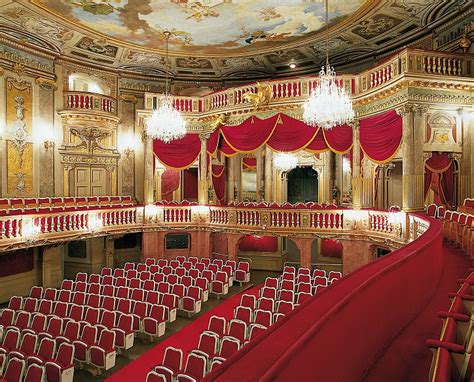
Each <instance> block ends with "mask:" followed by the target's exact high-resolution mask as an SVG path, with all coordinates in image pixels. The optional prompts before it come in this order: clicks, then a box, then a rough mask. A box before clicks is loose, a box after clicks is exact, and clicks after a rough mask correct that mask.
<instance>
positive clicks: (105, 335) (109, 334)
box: [99, 330, 115, 350]
mask: <svg viewBox="0 0 474 382" xmlns="http://www.w3.org/2000/svg"><path fill="white" fill-rule="evenodd" d="M99 347H101V348H102V349H105V350H112V349H113V348H114V347H115V333H114V332H113V331H111V330H102V333H100V339H99Z"/></svg>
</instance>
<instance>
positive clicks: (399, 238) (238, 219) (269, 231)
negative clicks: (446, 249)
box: [0, 205, 429, 250]
mask: <svg viewBox="0 0 474 382" xmlns="http://www.w3.org/2000/svg"><path fill="white" fill-rule="evenodd" d="M428 228H429V222H428V220H425V219H423V218H420V217H417V216H415V215H410V214H405V213H404V212H383V211H370V210H363V211H356V210H349V209H324V208H292V207H290V208H289V207H288V205H286V207H285V208H283V207H282V208H275V207H226V206H201V205H192V206H180V205H166V206H163V205H148V206H146V207H143V206H134V207H118V208H107V209H88V210H77V211H59V212H47V213H44V214H41V213H35V214H25V215H13V216H10V215H6V216H1V217H0V250H2V249H3V250H6V249H11V248H13V247H18V246H32V245H38V244H42V243H45V242H54V241H67V240H73V239H77V238H87V237H92V236H101V235H107V234H111V233H126V232H139V231H154V230H163V229H170V230H172V229H188V230H194V229H206V230H208V229H210V230H218V231H221V232H222V231H223V232H230V233H242V234H253V235H285V236H290V237H291V236H292V235H298V236H299V235H303V236H304V235H306V236H314V235H321V236H334V237H335V236H345V235H351V236H354V237H357V236H359V237H363V238H366V237H378V238H383V239H384V240H388V241H390V242H393V243H394V245H403V244H404V243H407V242H409V241H412V240H415V239H416V238H417V237H418V236H420V235H422V234H423V233H424V232H425V231H426V230H427V229H428Z"/></svg>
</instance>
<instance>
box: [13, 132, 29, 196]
mask: <svg viewBox="0 0 474 382" xmlns="http://www.w3.org/2000/svg"><path fill="white" fill-rule="evenodd" d="M7 193H8V195H12V196H13V195H15V196H32V195H33V144H32V143H26V144H25V146H24V149H23V154H22V160H21V161H20V153H19V151H18V148H17V146H16V144H15V142H13V141H10V140H8V141H7Z"/></svg>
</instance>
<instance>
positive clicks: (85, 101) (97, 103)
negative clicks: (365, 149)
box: [64, 91, 116, 114]
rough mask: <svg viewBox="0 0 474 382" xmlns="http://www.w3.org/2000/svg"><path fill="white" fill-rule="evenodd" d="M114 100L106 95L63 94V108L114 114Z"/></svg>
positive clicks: (86, 93) (85, 93)
mask: <svg viewBox="0 0 474 382" xmlns="http://www.w3.org/2000/svg"><path fill="white" fill-rule="evenodd" d="M115 105H116V102H115V99H114V98H112V97H109V96H106V95H102V94H96V93H88V92H75V91H74V92H65V93H64V106H65V108H66V109H73V110H94V111H101V112H104V113H111V114H115V113H116V106H115Z"/></svg>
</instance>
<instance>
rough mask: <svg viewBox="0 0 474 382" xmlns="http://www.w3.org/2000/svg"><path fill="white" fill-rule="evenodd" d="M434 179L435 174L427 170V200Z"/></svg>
mask: <svg viewBox="0 0 474 382" xmlns="http://www.w3.org/2000/svg"><path fill="white" fill-rule="evenodd" d="M432 178H433V173H432V172H431V171H429V170H428V169H426V171H425V199H426V197H427V196H428V191H429V190H430V186H431V180H432Z"/></svg>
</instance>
